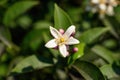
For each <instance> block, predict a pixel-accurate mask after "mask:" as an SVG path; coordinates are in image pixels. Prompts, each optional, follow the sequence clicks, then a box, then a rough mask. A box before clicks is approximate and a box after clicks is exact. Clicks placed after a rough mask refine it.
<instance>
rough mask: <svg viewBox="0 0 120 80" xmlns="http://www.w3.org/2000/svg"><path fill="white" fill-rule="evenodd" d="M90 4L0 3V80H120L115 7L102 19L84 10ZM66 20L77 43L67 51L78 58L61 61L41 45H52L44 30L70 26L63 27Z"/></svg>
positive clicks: (119, 20) (78, 0) (119, 15)
mask: <svg viewBox="0 0 120 80" xmlns="http://www.w3.org/2000/svg"><path fill="white" fill-rule="evenodd" d="M118 1H119V0H118ZM55 3H56V4H57V5H58V6H56V7H55V6H54V5H55ZM89 4H90V0H0V80H120V6H119V5H118V6H117V7H115V8H114V12H115V14H114V15H113V16H108V15H106V14H105V15H104V18H102V19H101V18H100V17H99V13H92V11H87V10H86V7H88V6H89ZM55 12H56V14H57V16H55V14H54V13H55ZM64 12H65V14H64ZM66 16H69V17H70V19H71V21H72V24H73V25H75V26H76V35H75V37H76V38H77V39H78V40H79V41H80V42H81V43H80V44H79V45H75V46H72V47H78V49H79V51H78V52H76V53H71V54H70V56H68V57H67V58H63V57H62V56H61V55H60V53H59V52H58V50H55V49H47V48H45V47H44V45H45V43H46V42H47V41H48V40H50V39H52V36H51V35H50V32H49V26H53V27H55V28H57V29H60V28H63V29H67V28H68V27H69V26H70V25H71V24H68V23H69V20H68V23H66V22H64V20H65V19H66V20H67V19H68V18H67V17H66ZM57 18H58V20H57ZM59 18H61V19H59ZM59 21H61V24H60V25H63V26H61V27H60V26H59V25H58V24H57V23H59ZM56 25H58V26H56ZM64 25H67V26H64ZM72 47H71V48H72Z"/></svg>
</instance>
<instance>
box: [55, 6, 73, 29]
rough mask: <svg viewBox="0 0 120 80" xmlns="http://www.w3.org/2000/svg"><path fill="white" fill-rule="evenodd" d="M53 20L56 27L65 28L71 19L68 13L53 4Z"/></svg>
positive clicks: (69, 24)
mask: <svg viewBox="0 0 120 80" xmlns="http://www.w3.org/2000/svg"><path fill="white" fill-rule="evenodd" d="M54 22H55V27H56V28H63V29H67V27H69V26H71V25H72V21H71V19H70V17H69V16H68V14H67V13H66V12H64V11H63V10H62V9H61V8H59V7H58V6H57V4H55V10H54Z"/></svg>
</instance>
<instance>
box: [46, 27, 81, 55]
mask: <svg viewBox="0 0 120 80" xmlns="http://www.w3.org/2000/svg"><path fill="white" fill-rule="evenodd" d="M73 32H75V26H74V25H72V26H70V27H69V28H68V29H67V30H66V32H65V33H64V34H61V33H60V32H59V31H58V30H57V29H55V28H53V27H51V26H50V33H51V34H52V36H53V37H54V39H52V40H50V41H48V42H47V43H46V44H45V47H47V48H55V47H56V46H58V49H59V51H60V53H61V54H62V56H63V57H66V56H68V55H69V52H68V51H67V45H73V44H78V43H79V41H78V40H77V39H75V38H73V37H72V36H71V34H72V33H73Z"/></svg>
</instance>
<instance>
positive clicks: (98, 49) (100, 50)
mask: <svg viewBox="0 0 120 80" xmlns="http://www.w3.org/2000/svg"><path fill="white" fill-rule="evenodd" d="M92 51H93V52H95V53H96V54H97V55H99V56H101V57H102V58H103V59H105V60H106V61H107V62H109V63H113V61H115V59H114V57H113V56H112V54H113V52H111V51H110V50H108V49H106V48H104V47H103V46H100V45H96V46H94V47H93V48H92Z"/></svg>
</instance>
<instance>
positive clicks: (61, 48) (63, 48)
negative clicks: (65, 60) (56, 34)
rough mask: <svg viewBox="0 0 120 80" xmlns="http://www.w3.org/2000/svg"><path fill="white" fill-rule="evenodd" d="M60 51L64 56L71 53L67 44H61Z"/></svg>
mask: <svg viewBox="0 0 120 80" xmlns="http://www.w3.org/2000/svg"><path fill="white" fill-rule="evenodd" d="M59 51H60V53H61V54H62V56H63V57H67V56H68V55H69V52H68V51H67V47H66V46H65V45H60V46H59Z"/></svg>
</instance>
